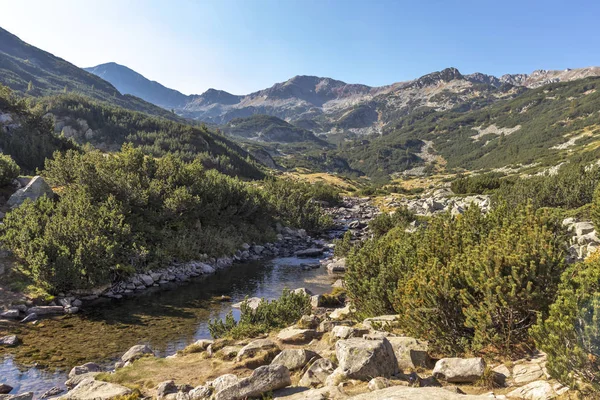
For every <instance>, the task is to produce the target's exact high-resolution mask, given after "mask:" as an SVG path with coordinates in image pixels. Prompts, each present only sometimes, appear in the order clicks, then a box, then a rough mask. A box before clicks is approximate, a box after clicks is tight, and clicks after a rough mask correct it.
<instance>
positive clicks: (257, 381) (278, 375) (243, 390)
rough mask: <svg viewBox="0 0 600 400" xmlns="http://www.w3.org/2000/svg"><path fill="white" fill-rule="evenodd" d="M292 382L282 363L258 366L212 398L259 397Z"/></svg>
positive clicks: (214, 399)
mask: <svg viewBox="0 0 600 400" xmlns="http://www.w3.org/2000/svg"><path fill="white" fill-rule="evenodd" d="M291 384H292V380H291V377H290V371H289V370H288V369H287V368H286V367H284V366H283V365H265V366H262V367H258V368H257V369H255V370H254V371H253V372H252V375H250V376H249V377H247V378H244V379H242V380H240V381H239V382H237V383H234V384H233V385H231V386H228V387H226V388H224V389H222V390H220V391H218V392H217V393H215V394H214V396H213V400H242V399H246V398H253V397H259V398H260V397H261V396H262V395H263V394H265V393H267V392H272V391H273V390H277V389H282V388H284V387H286V386H289V385H291Z"/></svg>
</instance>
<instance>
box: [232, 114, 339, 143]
mask: <svg viewBox="0 0 600 400" xmlns="http://www.w3.org/2000/svg"><path fill="white" fill-rule="evenodd" d="M222 131H223V132H224V133H225V134H227V135H229V136H234V137H238V138H243V139H250V140H256V141H260V142H277V143H296V142H315V143H318V144H320V145H322V146H327V145H328V143H327V142H325V141H324V140H322V139H319V138H317V137H316V136H315V135H314V134H313V133H312V132H311V131H309V130H307V129H304V128H299V127H297V126H294V125H292V124H290V123H288V122H286V121H284V120H282V119H280V118H277V117H271V116H268V115H262V114H258V115H253V116H251V117H246V118H236V119H232V120H231V121H229V122H228V123H227V124H226V125H225V126H223V127H222Z"/></svg>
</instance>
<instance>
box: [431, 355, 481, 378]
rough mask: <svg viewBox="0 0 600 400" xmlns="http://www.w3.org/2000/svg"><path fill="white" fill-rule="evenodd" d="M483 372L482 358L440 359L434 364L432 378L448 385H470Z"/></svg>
mask: <svg viewBox="0 0 600 400" xmlns="http://www.w3.org/2000/svg"><path fill="white" fill-rule="evenodd" d="M484 372H485V361H484V360H483V358H480V357H476V358H442V359H441V360H438V362H436V363H435V368H434V369H433V376H434V377H436V378H438V379H442V380H445V381H446V382H450V383H472V382H475V381H477V380H478V379H479V378H481V377H482V376H483V373H484Z"/></svg>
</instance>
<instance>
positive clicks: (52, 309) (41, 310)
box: [27, 306, 65, 315]
mask: <svg viewBox="0 0 600 400" xmlns="http://www.w3.org/2000/svg"><path fill="white" fill-rule="evenodd" d="M64 312H65V310H64V308H63V307H62V306H37V307H31V308H29V309H28V310H27V314H37V315H52V314H63V313H64Z"/></svg>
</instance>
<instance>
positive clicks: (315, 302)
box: [310, 294, 325, 308]
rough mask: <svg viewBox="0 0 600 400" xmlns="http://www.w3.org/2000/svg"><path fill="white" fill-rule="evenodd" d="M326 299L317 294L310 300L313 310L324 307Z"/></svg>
mask: <svg viewBox="0 0 600 400" xmlns="http://www.w3.org/2000/svg"><path fill="white" fill-rule="evenodd" d="M324 299H325V298H324V297H323V295H320V294H316V295H314V296H311V298H310V306H311V307H312V308H318V307H323V305H324Z"/></svg>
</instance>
